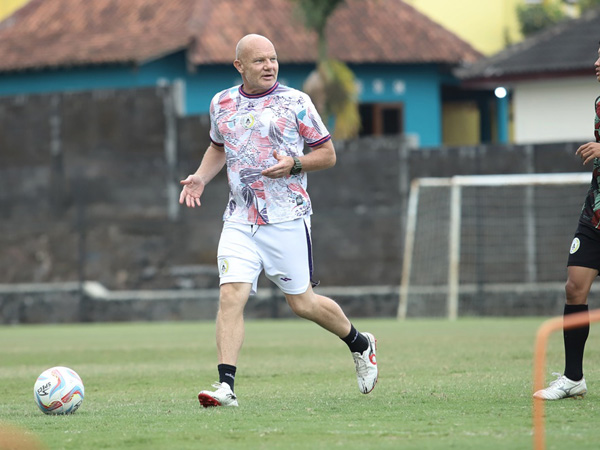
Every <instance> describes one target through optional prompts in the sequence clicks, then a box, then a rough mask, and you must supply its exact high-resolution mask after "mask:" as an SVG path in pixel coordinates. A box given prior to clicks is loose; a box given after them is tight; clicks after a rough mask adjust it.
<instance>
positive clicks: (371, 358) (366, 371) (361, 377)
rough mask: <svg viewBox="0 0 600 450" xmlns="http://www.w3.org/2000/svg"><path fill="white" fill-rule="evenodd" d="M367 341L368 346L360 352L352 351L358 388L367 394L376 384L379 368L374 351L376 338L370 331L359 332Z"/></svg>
mask: <svg viewBox="0 0 600 450" xmlns="http://www.w3.org/2000/svg"><path fill="white" fill-rule="evenodd" d="M361 334H362V335H363V336H364V337H366V338H367V340H368V341H369V347H368V348H367V349H366V350H365V351H364V352H363V353H362V354H361V353H358V352H353V353H352V357H353V358H354V364H355V365H356V378H357V380H358V389H359V390H360V392H362V393H363V394H368V393H369V392H371V391H372V390H373V388H374V387H375V385H376V384H377V377H378V375H379V370H378V369H377V359H376V357H375V351H376V350H377V340H376V339H375V336H373V335H372V334H371V333H361Z"/></svg>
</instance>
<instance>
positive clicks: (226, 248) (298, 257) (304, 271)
mask: <svg viewBox="0 0 600 450" xmlns="http://www.w3.org/2000/svg"><path fill="white" fill-rule="evenodd" d="M217 261H218V267H219V277H220V284H225V283H251V284H252V292H251V294H256V289H257V282H258V276H259V275H260V273H261V272H262V271H263V270H264V271H265V275H266V276H267V278H268V279H269V280H271V281H272V282H273V283H275V284H276V285H277V286H278V287H279V289H281V290H282V291H283V292H284V293H286V294H302V293H304V292H306V290H307V289H308V286H309V283H310V282H311V276H312V245H311V238H310V217H305V218H301V219H296V220H292V221H290V222H282V223H275V224H268V225H246V224H240V223H233V222H225V223H224V224H223V231H222V232H221V239H220V240H219V249H218V251H217Z"/></svg>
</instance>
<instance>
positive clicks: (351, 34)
mask: <svg viewBox="0 0 600 450" xmlns="http://www.w3.org/2000/svg"><path fill="white" fill-rule="evenodd" d="M248 33H259V34H263V35H265V36H267V37H268V38H269V39H271V40H272V41H273V43H274V44H275V47H276V49H277V53H278V57H279V59H280V61H281V62H298V63H300V62H313V61H314V60H315V58H316V36H315V34H314V33H311V32H308V31H307V30H306V29H305V28H304V26H303V24H302V19H301V16H300V15H299V14H298V12H297V10H296V6H295V5H294V2H293V1H292V0H243V1H240V0H220V1H217V0H214V1H213V0H168V1H165V0H127V1H124V0H93V1H90V0H31V1H30V2H29V3H28V4H27V5H26V6H25V7H23V8H22V9H20V10H18V11H17V12H16V13H15V14H14V15H12V16H10V17H9V18H7V19H6V20H4V21H3V22H0V71H13V70H25V69H41V68H47V67H65V66H81V65H88V64H105V63H143V62H145V61H148V60H151V59H156V58H159V57H161V56H164V55H166V54H169V53H172V52H175V51H178V50H181V49H186V48H187V49H188V51H189V53H188V58H189V60H190V62H191V63H193V64H196V65H202V64H221V63H226V64H229V63H231V62H232V60H233V59H234V52H235V44H236V43H237V41H238V40H239V39H240V38H241V37H242V36H244V35H245V34H248ZM327 36H328V40H329V50H330V55H332V56H334V57H336V58H339V59H341V60H343V61H346V62H352V63H429V62H439V63H448V64H458V63H460V62H464V61H466V62H471V61H475V60H476V59H478V58H480V57H481V56H482V55H481V54H480V53H479V52H477V51H476V50H475V49H473V48H472V47H471V46H470V45H469V44H467V43H466V42H464V41H462V40H461V39H460V38H458V37H457V36H456V35H454V34H453V33H451V32H450V31H448V30H446V29H445V28H443V27H441V26H440V25H438V24H436V23H435V22H433V21H431V20H430V19H428V18H427V17H426V16H424V15H423V14H421V13H419V12H418V11H416V10H415V9H414V8H412V7H411V6H409V5H407V4H406V3H404V2H402V1H401V0H346V3H345V4H342V5H341V6H340V7H339V8H338V9H337V10H336V11H335V12H334V14H333V16H332V17H331V19H330V21H329V26H328V29H327Z"/></svg>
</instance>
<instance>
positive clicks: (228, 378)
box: [217, 364, 236, 391]
mask: <svg viewBox="0 0 600 450" xmlns="http://www.w3.org/2000/svg"><path fill="white" fill-rule="evenodd" d="M217 369H218V370H219V383H227V384H228V385H229V387H230V388H231V390H232V391H233V383H234V382H235V371H236V367H235V366H230V365H229V364H219V365H218V366H217Z"/></svg>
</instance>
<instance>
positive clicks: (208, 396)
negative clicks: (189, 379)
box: [198, 383, 238, 408]
mask: <svg viewBox="0 0 600 450" xmlns="http://www.w3.org/2000/svg"><path fill="white" fill-rule="evenodd" d="M213 387H214V388H216V389H217V390H216V391H200V393H199V394H198V401H199V402H200V404H201V405H202V406H204V407H205V408H208V407H209V406H238V401H237V397H236V396H235V394H234V393H233V391H232V390H231V388H230V387H229V385H228V384H227V383H215V384H213Z"/></svg>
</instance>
